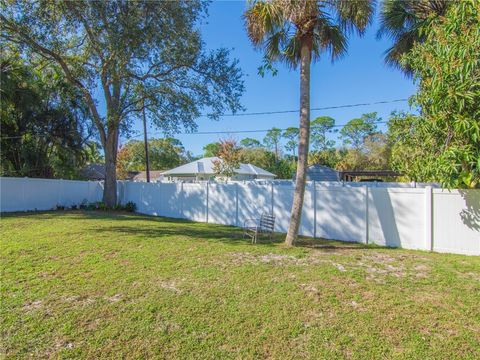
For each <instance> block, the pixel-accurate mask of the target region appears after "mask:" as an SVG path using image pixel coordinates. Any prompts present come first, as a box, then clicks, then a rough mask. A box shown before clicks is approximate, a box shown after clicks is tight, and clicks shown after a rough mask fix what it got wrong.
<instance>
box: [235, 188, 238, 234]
mask: <svg viewBox="0 0 480 360" xmlns="http://www.w3.org/2000/svg"><path fill="white" fill-rule="evenodd" d="M235 226H238V183H235Z"/></svg>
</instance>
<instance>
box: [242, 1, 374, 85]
mask: <svg viewBox="0 0 480 360" xmlns="http://www.w3.org/2000/svg"><path fill="white" fill-rule="evenodd" d="M373 5H374V2H373V1H369V0H361V1H357V0H355V1H334V2H330V3H329V4H326V3H323V2H317V1H284V0H273V1H253V2H252V5H251V6H250V7H249V9H248V10H247V11H246V12H245V15H244V17H245V22H246V27H247V32H248V36H249V38H250V40H251V41H252V43H253V45H254V46H255V47H256V48H259V49H262V50H264V54H265V55H264V59H263V64H262V65H261V66H260V67H259V69H258V72H259V74H260V75H261V76H263V75H264V74H265V72H267V71H271V72H272V73H273V74H274V75H275V74H276V73H277V70H276V69H275V68H274V67H273V64H272V63H273V62H275V61H280V62H283V63H285V64H286V65H287V66H291V67H297V65H298V64H299V63H300V57H301V55H300V49H301V44H302V42H303V41H305V40H306V39H307V38H308V37H311V38H310V39H309V41H311V46H310V49H311V53H312V58H313V59H314V60H318V59H319V58H320V56H321V55H322V54H324V53H329V54H330V56H331V58H332V59H335V58H337V57H339V56H341V55H343V54H344V53H345V52H346V48H347V33H348V32H350V31H351V30H357V31H358V32H359V33H362V32H363V31H364V29H365V28H366V26H367V25H368V23H369V22H370V19H371V16H372V14H373ZM326 7H327V8H328V10H326V9H325V8H326ZM312 19H313V20H312Z"/></svg>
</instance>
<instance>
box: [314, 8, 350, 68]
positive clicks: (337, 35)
mask: <svg viewBox="0 0 480 360" xmlns="http://www.w3.org/2000/svg"><path fill="white" fill-rule="evenodd" d="M347 45H348V41H347V38H346V36H345V34H344V32H343V31H342V29H341V27H340V26H339V25H336V24H333V23H332V22H331V21H329V20H328V18H323V19H318V20H317V23H316V24H315V28H314V36H313V49H312V50H313V58H314V60H318V59H319V58H320V55H321V54H322V53H323V52H328V53H329V54H330V58H331V60H332V61H334V60H336V59H338V58H340V57H341V56H343V55H344V54H345V53H346V52H347Z"/></svg>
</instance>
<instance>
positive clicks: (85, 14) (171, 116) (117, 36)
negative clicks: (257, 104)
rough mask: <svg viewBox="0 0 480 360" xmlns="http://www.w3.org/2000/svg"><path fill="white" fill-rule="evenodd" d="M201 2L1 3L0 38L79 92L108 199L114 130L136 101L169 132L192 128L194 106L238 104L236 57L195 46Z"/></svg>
mask: <svg viewBox="0 0 480 360" xmlns="http://www.w3.org/2000/svg"><path fill="white" fill-rule="evenodd" d="M206 6H207V3H205V2H203V1H199V0H190V1H148V0H143V1H128V0H116V1H94V0H77V1H67V0H2V1H1V9H0V10H1V11H0V20H1V22H2V31H1V37H2V40H3V41H7V42H12V43H16V44H19V45H20V46H22V47H23V49H24V51H25V54H27V55H28V58H29V59H31V60H32V61H36V60H38V61H43V62H44V63H45V66H49V64H52V65H53V64H55V65H56V66H59V67H60V68H61V70H62V72H63V76H64V77H65V79H67V80H68V81H69V82H70V83H71V84H73V85H74V86H75V87H76V88H78V89H79V90H80V91H81V93H82V95H83V98H84V101H85V103H86V104H87V106H88V108H89V110H90V112H91V115H92V117H93V121H94V123H95V125H96V128H97V129H98V132H99V137H100V140H101V143H102V146H103V148H104V152H105V166H106V179H105V188H104V201H105V203H106V204H107V205H108V206H113V205H115V203H116V171H115V167H116V157H117V150H118V140H119V135H120V133H121V132H122V131H128V129H129V125H131V121H132V119H134V118H135V116H136V114H137V113H138V112H139V111H141V110H142V108H141V107H142V106H145V108H146V111H147V113H148V114H149V117H150V118H151V119H152V120H153V122H154V124H155V125H157V126H159V127H161V128H163V129H164V130H166V131H170V132H173V131H176V130H177V129H178V128H179V127H181V126H185V127H186V128H188V129H194V128H195V123H194V120H195V119H196V118H197V117H199V116H200V114H201V111H206V112H207V113H208V115H209V116H210V117H211V118H218V116H219V115H220V114H221V113H223V112H224V111H226V110H230V111H233V112H235V111H237V110H239V109H240V108H241V106H240V103H239V97H240V96H241V94H242V92H243V82H242V76H241V75H242V74H241V71H240V70H239V68H238V66H237V63H236V62H235V61H230V60H229V52H228V50H226V49H219V50H216V51H208V52H207V51H206V50H205V49H204V47H205V46H204V44H203V42H202V39H201V36H200V32H199V29H198V23H199V21H200V20H201V18H202V17H203V16H204V14H205V13H206ZM141 104H144V105H141ZM104 109H105V110H104Z"/></svg>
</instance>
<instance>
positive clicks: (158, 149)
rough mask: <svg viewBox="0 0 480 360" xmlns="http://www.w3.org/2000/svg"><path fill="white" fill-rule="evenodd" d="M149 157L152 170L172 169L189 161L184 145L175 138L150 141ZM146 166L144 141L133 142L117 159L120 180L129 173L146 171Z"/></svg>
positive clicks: (121, 151) (119, 153)
mask: <svg viewBox="0 0 480 360" xmlns="http://www.w3.org/2000/svg"><path fill="white" fill-rule="evenodd" d="M148 155H149V161H150V169H151V170H167V169H171V168H174V167H177V166H179V165H181V164H183V163H185V162H186V160H187V154H186V152H185V149H184V147H183V145H182V143H181V142H180V140H178V139H174V138H164V139H150V140H148ZM145 166H146V165H145V144H144V142H143V141H138V140H133V141H130V142H128V143H126V144H125V145H124V146H122V147H121V148H120V150H119V152H118V159H117V173H118V177H119V178H124V177H125V176H126V175H127V173H128V172H129V171H144V170H145Z"/></svg>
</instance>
